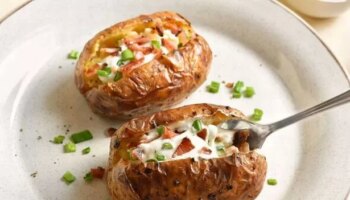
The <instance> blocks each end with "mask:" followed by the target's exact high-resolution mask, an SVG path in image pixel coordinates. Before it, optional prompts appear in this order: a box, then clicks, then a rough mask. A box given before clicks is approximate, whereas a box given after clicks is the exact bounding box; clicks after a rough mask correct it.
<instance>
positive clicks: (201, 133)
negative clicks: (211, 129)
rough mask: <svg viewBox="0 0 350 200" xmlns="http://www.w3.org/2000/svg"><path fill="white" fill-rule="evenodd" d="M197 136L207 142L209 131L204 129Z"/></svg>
mask: <svg viewBox="0 0 350 200" xmlns="http://www.w3.org/2000/svg"><path fill="white" fill-rule="evenodd" d="M197 135H198V137H200V138H202V139H203V140H204V141H205V138H207V129H205V128H204V129H202V130H201V131H199V132H198V133H197Z"/></svg>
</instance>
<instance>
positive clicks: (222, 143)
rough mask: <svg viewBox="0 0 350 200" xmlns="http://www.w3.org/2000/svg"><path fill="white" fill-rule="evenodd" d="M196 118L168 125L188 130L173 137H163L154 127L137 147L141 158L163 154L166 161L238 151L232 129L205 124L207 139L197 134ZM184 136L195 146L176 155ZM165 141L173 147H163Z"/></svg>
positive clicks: (213, 156)
mask: <svg viewBox="0 0 350 200" xmlns="http://www.w3.org/2000/svg"><path fill="white" fill-rule="evenodd" d="M193 121H194V120H188V121H183V122H179V123H176V124H172V125H170V126H167V128H168V129H169V130H171V131H172V132H174V130H175V129H176V128H178V127H181V129H183V130H186V131H185V132H183V133H180V134H176V136H174V137H173V138H170V139H163V138H162V137H161V136H160V137H159V134H158V133H157V130H156V129H154V130H152V131H150V132H149V133H148V134H147V135H145V136H144V138H143V141H142V142H144V143H141V144H140V145H139V146H138V147H137V149H138V150H139V152H142V156H141V160H142V161H144V162H145V161H147V160H152V159H156V154H161V155H163V156H164V157H165V161H169V160H179V159H185V158H194V159H195V160H198V159H212V158H218V157H221V156H229V155H232V154H233V152H235V151H237V148H236V147H234V146H233V138H234V133H233V132H232V131H230V130H224V129H221V128H218V127H217V126H215V125H204V124H202V128H203V129H206V130H207V136H206V138H205V140H203V139H202V138H201V137H199V136H198V135H197V131H196V130H195V129H194V128H193V127H192V123H193ZM184 138H188V139H189V140H190V141H191V143H192V145H193V146H194V148H193V149H192V150H190V151H188V152H186V153H184V154H182V155H178V156H176V155H175V156H174V154H175V152H176V149H177V147H178V146H179V145H180V144H181V142H182V141H183V139H184ZM164 143H170V144H171V145H172V149H162V146H163V144H164ZM220 147H224V149H225V150H224V151H222V150H221V151H220V150H218V148H220ZM203 148H205V149H206V150H208V151H209V152H210V153H208V152H205V151H203Z"/></svg>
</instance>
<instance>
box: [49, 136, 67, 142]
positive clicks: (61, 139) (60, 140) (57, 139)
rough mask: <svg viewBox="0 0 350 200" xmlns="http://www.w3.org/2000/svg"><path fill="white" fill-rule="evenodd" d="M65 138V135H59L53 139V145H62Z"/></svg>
mask: <svg viewBox="0 0 350 200" xmlns="http://www.w3.org/2000/svg"><path fill="white" fill-rule="evenodd" d="M64 138H65V136H64V135H58V136H56V137H54V138H53V141H52V142H53V143H55V144H62V143H63V140H64Z"/></svg>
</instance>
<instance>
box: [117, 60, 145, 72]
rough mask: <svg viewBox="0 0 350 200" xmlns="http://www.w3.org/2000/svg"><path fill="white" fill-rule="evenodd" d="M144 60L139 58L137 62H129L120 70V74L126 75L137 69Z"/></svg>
mask: <svg viewBox="0 0 350 200" xmlns="http://www.w3.org/2000/svg"><path fill="white" fill-rule="evenodd" d="M143 60H144V58H141V59H139V60H134V61H131V62H129V63H128V64H126V65H124V66H123V67H122V68H121V70H122V72H125V73H128V72H131V71H132V70H134V69H136V68H138V67H139V66H140V64H141V63H142V62H143Z"/></svg>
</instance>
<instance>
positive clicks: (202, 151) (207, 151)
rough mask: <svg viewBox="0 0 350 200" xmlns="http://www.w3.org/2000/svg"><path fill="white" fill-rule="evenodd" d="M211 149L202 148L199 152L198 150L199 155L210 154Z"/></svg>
mask: <svg viewBox="0 0 350 200" xmlns="http://www.w3.org/2000/svg"><path fill="white" fill-rule="evenodd" d="M211 152H212V151H211V149H209V148H208V147H203V148H202V149H201V150H200V153H203V154H208V155H209V154H211Z"/></svg>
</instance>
